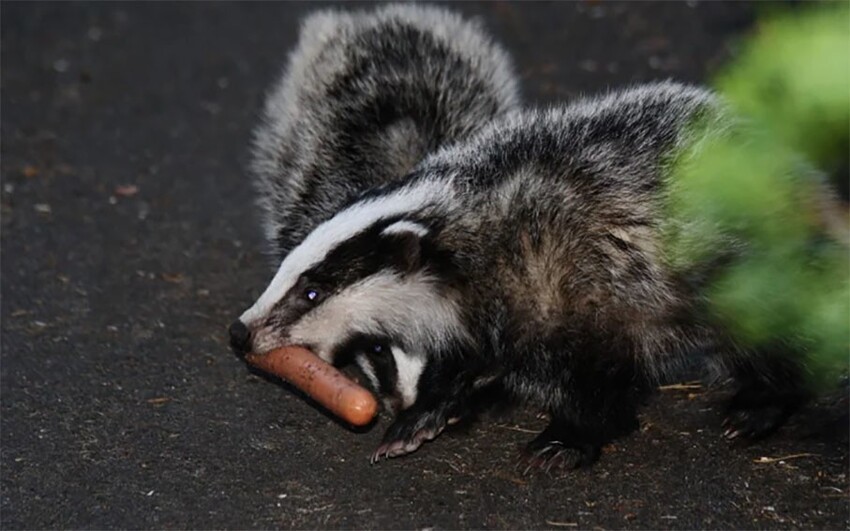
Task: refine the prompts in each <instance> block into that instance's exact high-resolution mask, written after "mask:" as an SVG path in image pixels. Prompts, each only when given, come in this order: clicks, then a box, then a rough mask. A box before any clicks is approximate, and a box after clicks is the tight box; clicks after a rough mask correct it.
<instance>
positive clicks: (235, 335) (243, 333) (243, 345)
mask: <svg viewBox="0 0 850 531" xmlns="http://www.w3.org/2000/svg"><path fill="white" fill-rule="evenodd" d="M227 332H228V333H229V334H230V346H231V348H233V351H234V352H236V354H237V355H239V356H244V355H245V354H247V353H248V351H249V350H251V331H250V330H248V327H247V326H245V323H243V322H242V321H240V320H238V319H237V320H236V321H233V323H232V324H231V325H230V327H229V328H228V329H227Z"/></svg>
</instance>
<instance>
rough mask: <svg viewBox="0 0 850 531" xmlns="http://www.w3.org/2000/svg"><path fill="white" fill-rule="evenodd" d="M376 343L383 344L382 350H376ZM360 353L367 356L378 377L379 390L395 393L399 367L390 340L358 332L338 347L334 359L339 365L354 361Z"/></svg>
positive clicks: (384, 392)
mask: <svg viewBox="0 0 850 531" xmlns="http://www.w3.org/2000/svg"><path fill="white" fill-rule="evenodd" d="M375 345H380V346H381V352H379V353H378V352H375V349H374V347H375ZM358 355H363V356H365V357H366V358H367V360H368V362H369V365H371V367H372V369H373V370H374V372H375V376H376V377H377V379H378V392H380V393H382V394H393V393H395V391H396V384H397V383H398V368H397V367H396V363H395V358H394V357H393V354H392V350H391V348H390V342H389V340H388V339H387V338H385V337H379V336H374V335H363V334H358V335H357V336H354V337H352V338H351V339H349V340H348V341H346V342H345V343H343V344H342V345H340V347H339V348H338V349H337V352H335V354H334V359H336V360H337V361H338V363H337V364H338V365H345V364H347V363H351V362H352V361H354V358H355V357H356V356H358Z"/></svg>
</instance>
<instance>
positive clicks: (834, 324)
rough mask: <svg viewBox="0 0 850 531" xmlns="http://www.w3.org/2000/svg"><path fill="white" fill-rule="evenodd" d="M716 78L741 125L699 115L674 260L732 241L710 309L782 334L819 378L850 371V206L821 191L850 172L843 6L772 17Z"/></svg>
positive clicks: (675, 191) (682, 168)
mask: <svg viewBox="0 0 850 531" xmlns="http://www.w3.org/2000/svg"><path fill="white" fill-rule="evenodd" d="M715 86H716V89H717V91H718V92H719V94H720V95H721V96H722V98H723V99H724V100H725V102H726V104H728V108H726V109H724V110H723V111H722V114H724V121H725V120H728V119H729V118H730V117H734V118H733V121H734V124H733V125H731V126H728V127H725V128H722V129H721V130H720V132H719V133H718V128H717V125H718V123H721V122H719V121H713V122H712V124H705V123H703V124H695V128H697V131H696V133H695V134H694V138H695V139H696V140H695V141H694V142H692V143H691V145H689V146H688V147H687V148H686V149H684V150H683V151H682V152H680V153H678V154H677V159H676V163H675V164H674V168H675V169H674V171H673V173H672V175H671V183H670V196H669V203H668V206H669V209H670V214H671V215H670V219H671V220H672V221H671V223H670V224H669V227H667V230H666V240H665V244H666V251H667V256H668V259H669V260H670V263H671V265H672V266H673V267H674V268H676V269H678V270H680V271H683V272H684V271H687V270H689V269H690V268H693V267H695V266H696V265H697V264H702V263H706V262H708V261H710V260H713V259H716V258H717V256H718V253H720V252H723V250H728V249H730V248H733V249H736V258H735V259H733V260H731V261H729V263H728V264H727V265H725V266H723V267H721V268H720V269H719V271H715V274H713V275H712V276H711V277H710V281H709V284H708V287H707V289H706V291H705V294H706V302H707V304H708V306H709V308H710V310H711V311H712V314H713V315H714V316H715V317H716V318H717V319H719V320H720V321H721V322H723V324H725V325H726V326H727V327H728V328H729V330H730V331H731V333H732V334H733V336H734V338H735V339H736V340H737V341H738V342H739V343H740V344H742V345H745V346H748V347H754V348H758V347H766V346H767V345H774V344H775V343H776V340H777V339H780V340H782V341H784V342H787V343H789V344H791V345H793V346H794V347H796V348H797V349H798V351H800V352H806V353H807V356H808V360H807V362H806V365H807V367H810V368H811V369H812V374H813V375H814V376H819V377H823V376H830V377H832V376H834V375H835V374H836V373H838V374H843V373H846V372H847V369H848V364H849V363H850V362H849V361H848V356H850V256H848V248H847V242H846V241H842V240H843V238H845V237H846V234H847V232H848V229H849V228H848V227H847V218H846V217H844V216H846V214H847V205H846V204H843V203H839V202H838V201H837V200H835V201H832V202H831V205H832V207H833V210H832V213H833V214H834V213H835V212H838V213H839V216H838V217H837V220H838V222H837V224H836V217H835V216H834V215H833V216H832V217H830V216H827V213H828V212H829V209H825V208H824V205H828V204H830V201H825V200H824V198H825V197H826V195H827V194H825V193H824V190H830V191H832V190H833V189H835V188H836V186H835V185H837V184H840V183H839V182H838V181H839V180H841V179H847V175H846V168H847V159H848V145H850V10H848V8H847V4H846V3H845V4H833V5H829V6H826V7H819V8H817V9H815V10H813V11H810V12H808V13H804V14H803V16H801V14H800V13H795V14H794V16H783V17H779V18H772V19H771V20H769V21H767V22H766V23H763V24H762V25H760V27H759V30H758V32H757V33H756V35H755V36H754V37H753V38H752V39H751V40H750V41H749V42H748V43H746V46H745V48H744V50H743V52H742V54H741V55H740V57H739V58H738V59H737V60H736V61H735V63H734V64H732V65H731V66H730V67H729V68H728V69H726V71H724V72H723V74H722V75H721V76H720V77H719V78H718V79H717V82H716V85H715ZM707 126H708V127H707ZM812 168H818V169H819V170H822V172H817V171H814V170H813V169H812ZM824 176H825V177H826V178H827V179H829V178H831V179H833V182H832V183H831V185H830V183H828V182H827V181H826V180H825V179H824ZM825 219H829V221H827V222H825ZM813 381H814V382H821V381H822V379H821V378H815V379H813Z"/></svg>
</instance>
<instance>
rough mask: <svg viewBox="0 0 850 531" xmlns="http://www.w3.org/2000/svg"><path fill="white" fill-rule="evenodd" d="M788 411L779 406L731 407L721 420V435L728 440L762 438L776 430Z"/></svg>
mask: <svg viewBox="0 0 850 531" xmlns="http://www.w3.org/2000/svg"><path fill="white" fill-rule="evenodd" d="M787 417H788V412H787V411H786V410H784V409H782V408H780V407H763V408H752V409H732V410H730V411H729V413H728V415H727V417H726V418H725V419H724V420H723V425H722V426H723V428H724V431H723V437H724V438H726V439H727V440H730V441H736V440H757V439H762V438H764V437H766V436H768V435H770V434H771V433H773V432H774V431H776V430H777V429H778V428H779V427H780V426H781V425H782V423H783V422H784V421H785V419H786V418H787Z"/></svg>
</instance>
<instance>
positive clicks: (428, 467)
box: [0, 2, 850, 529]
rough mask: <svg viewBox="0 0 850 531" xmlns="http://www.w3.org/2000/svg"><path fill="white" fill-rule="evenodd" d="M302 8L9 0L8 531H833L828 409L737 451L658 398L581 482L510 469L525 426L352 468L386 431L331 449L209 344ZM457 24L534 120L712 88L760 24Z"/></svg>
mask: <svg viewBox="0 0 850 531" xmlns="http://www.w3.org/2000/svg"><path fill="white" fill-rule="evenodd" d="M319 7H320V6H319V5H318V4H301V3H288V4H267V3H250V4H239V5H237V4H232V3H217V4H211V3H154V4H144V5H142V4H125V3H98V4H85V3H65V4H52V3H37V4H23V3H12V2H3V4H2V7H1V8H0V9H2V363H0V393H2V394H0V405H1V406H2V407H1V408H0V412H2V417H0V418H2V426H0V428H2V431H1V432H0V467H2V468H0V473H1V476H2V479H0V485H1V486H2V490H0V499H1V500H2V501H0V525H2V527H3V528H4V529H13V528H42V527H51V528H67V527H73V528H80V527H86V528H91V527H95V528H102V527H122V528H144V527H164V528H175V527H176V528H221V527H230V528H254V527H300V528H311V527H360V528H363V527H368V528H375V527H378V528H388V527H390V528H399V527H403V528H414V527H415V528H426V527H444V528H456V527H475V528H481V527H487V528H490V527H494V528H529V527H533V528H539V527H554V528H571V527H581V528H590V527H595V526H601V527H615V528H616V527H640V528H695V527H711V528H742V527H743V528H776V527H785V528H794V527H806V528H846V527H847V526H848V523H850V521H849V520H848V498H847V496H848V475H847V474H848V458H847V454H848V451H847V421H846V411H847V403H846V398H845V399H844V400H843V401H840V400H839V401H834V400H833V401H830V400H829V399H826V400H823V401H821V402H820V403H819V404H817V405H815V406H812V407H810V408H808V409H807V410H806V411H805V412H803V414H801V415H799V416H797V417H796V418H795V420H794V421H793V422H792V423H791V424H790V425H789V426H787V427H786V428H785V429H783V430H782V431H781V432H780V433H779V434H778V435H777V436H776V437H774V438H773V439H771V440H768V441H765V442H764V443H762V444H759V445H754V446H750V447H746V448H741V447H730V446H729V445H728V444H726V443H725V442H724V441H723V440H722V438H721V430H720V428H719V421H720V419H721V412H720V411H719V408H718V407H717V406H716V405H715V404H716V402H715V399H716V398H718V395H717V393H713V392H712V393H707V392H703V391H702V390H700V389H690V390H668V391H663V392H661V393H660V394H659V396H657V397H656V398H655V399H653V400H652V401H651V403H650V404H649V406H648V407H647V408H646V409H645V410H644V414H643V417H642V419H641V420H642V429H641V431H640V432H639V433H635V434H634V435H632V436H630V437H627V438H625V439H623V440H621V441H618V442H617V443H616V444H614V445H611V446H609V447H607V448H606V452H605V455H604V456H603V458H602V460H601V462H600V463H599V464H598V465H597V466H595V467H594V468H592V469H590V470H580V471H577V472H574V473H572V474H569V475H567V476H564V477H547V476H546V475H545V474H536V475H534V474H532V475H523V474H522V470H521V469H517V468H516V467H515V463H516V461H517V456H518V449H519V447H520V445H521V444H522V443H523V442H525V441H526V440H528V439H530V438H531V437H532V433H529V432H530V431H532V430H535V429H540V428H541V427H542V424H543V421H541V420H539V419H537V418H536V417H535V415H534V412H530V411H517V412H514V413H512V414H511V415H509V416H507V417H500V418H487V419H483V420H482V421H481V422H479V423H477V424H475V425H473V426H472V427H471V428H469V429H467V430H466V431H465V432H459V433H447V434H444V435H443V436H441V437H440V438H439V439H438V440H437V441H436V442H434V443H432V444H428V445H426V446H425V447H423V448H422V449H421V450H420V451H419V452H417V453H416V454H414V455H412V456H410V457H408V458H404V459H400V460H392V461H389V462H383V463H380V464H377V465H374V466H370V465H369V463H368V459H367V457H368V455H369V453H370V452H371V450H372V449H373V448H374V447H375V446H376V445H377V444H378V442H379V438H380V436H381V434H382V431H383V428H384V427H385V426H386V423H387V420H386V419H385V418H384V419H381V421H380V423H379V425H378V426H376V427H375V428H374V429H372V430H371V431H367V432H365V433H355V432H352V431H348V430H347V429H345V428H343V427H342V426H340V425H338V424H336V423H335V422H334V421H332V420H331V419H330V418H328V417H327V416H325V415H323V414H322V413H321V412H319V411H318V410H317V409H315V408H314V407H312V406H311V405H310V404H308V403H307V402H305V401H304V400H303V399H302V398H301V397H299V396H298V395H296V394H294V393H293V392H292V391H290V390H289V389H288V388H286V387H284V386H281V385H278V384H276V383H274V382H272V381H268V380H266V379H263V378H259V377H257V376H253V375H251V374H249V372H248V371H247V370H246V368H245V367H244V366H243V364H242V363H241V362H239V361H238V360H237V359H235V358H234V357H233V356H232V355H231V354H230V352H229V350H228V348H227V346H226V343H225V337H224V336H225V327H226V325H227V323H229V322H230V321H231V320H232V319H233V318H234V317H235V316H237V315H238V314H239V313H241V311H242V310H243V309H244V308H245V307H247V306H248V305H250V304H251V303H252V302H253V300H254V298H255V297H256V295H258V294H259V292H260V291H261V290H262V289H263V288H264V287H265V284H266V282H267V281H268V279H269V278H270V276H271V270H270V269H269V267H268V264H267V263H266V261H265V258H264V257H263V256H262V255H261V253H260V248H261V246H260V237H259V235H260V231H259V228H258V223H257V218H256V215H255V211H254V209H253V208H252V190H251V188H250V185H249V181H248V178H247V177H246V173H245V171H244V167H245V162H246V160H247V143H248V138H249V132H250V129H251V127H252V126H253V125H254V124H255V121H256V115H257V111H258V109H259V107H260V104H261V102H262V95H263V92H264V90H265V89H266V88H267V87H268V86H269V84H270V83H271V81H272V80H273V79H274V78H275V77H276V76H277V75H278V71H279V68H280V66H281V65H282V63H283V60H284V57H285V54H286V53H287V51H288V50H289V49H290V48H291V47H292V46H293V44H294V40H295V37H296V30H297V26H298V20H299V18H300V17H302V16H303V15H304V14H305V13H307V12H309V11H312V10H314V9H317V8H319ZM455 9H457V10H458V11H461V12H463V13H466V14H469V15H480V16H482V17H483V18H484V19H485V22H486V25H487V27H489V28H490V29H491V31H492V33H493V34H494V35H496V36H497V37H498V39H499V40H500V41H501V42H503V44H504V46H505V47H506V49H507V50H508V51H509V52H510V53H511V54H512V55H513V57H514V58H515V63H516V69H517V71H518V73H519V74H520V75H521V76H522V84H523V89H524V94H525V97H526V100H527V101H528V102H529V103H532V104H540V103H555V102H558V101H564V100H568V99H570V98H572V97H575V96H576V95H577V94H579V93H582V92H588V93H589V92H595V91H599V90H603V89H605V88H606V87H612V86H620V85H622V84H625V83H630V82H637V81H645V80H654V79H660V78H667V77H672V78H674V79H678V80H684V81H693V82H701V81H706V80H708V79H709V76H710V75H711V73H712V72H714V71H716V69H717V68H718V67H719V66H720V65H721V64H722V63H723V61H724V60H726V59H728V58H729V57H731V56H733V55H734V53H735V46H736V41H737V39H738V38H739V37H740V36H741V35H744V34H746V32H748V31H751V30H752V28H753V24H754V22H755V18H754V14H755V13H754V8H753V7H752V6H750V5H747V4H741V3H735V4H723V3H705V4H703V3H699V4H697V3H687V4H685V3H630V4H620V3H616V4H614V3H597V2H593V3H590V2H587V3H556V4H538V3H531V4H529V3H526V4H508V3H490V4H478V3H463V4H458V5H456V6H455ZM127 184H133V185H136V186H138V193H136V194H135V195H129V196H126V197H125V196H122V195H120V194H117V193H116V187H117V186H120V185H127ZM789 455H791V456H793V457H790V458H787V459H785V460H782V461H770V462H759V459H760V458H763V457H770V458H773V457H785V456H789Z"/></svg>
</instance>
